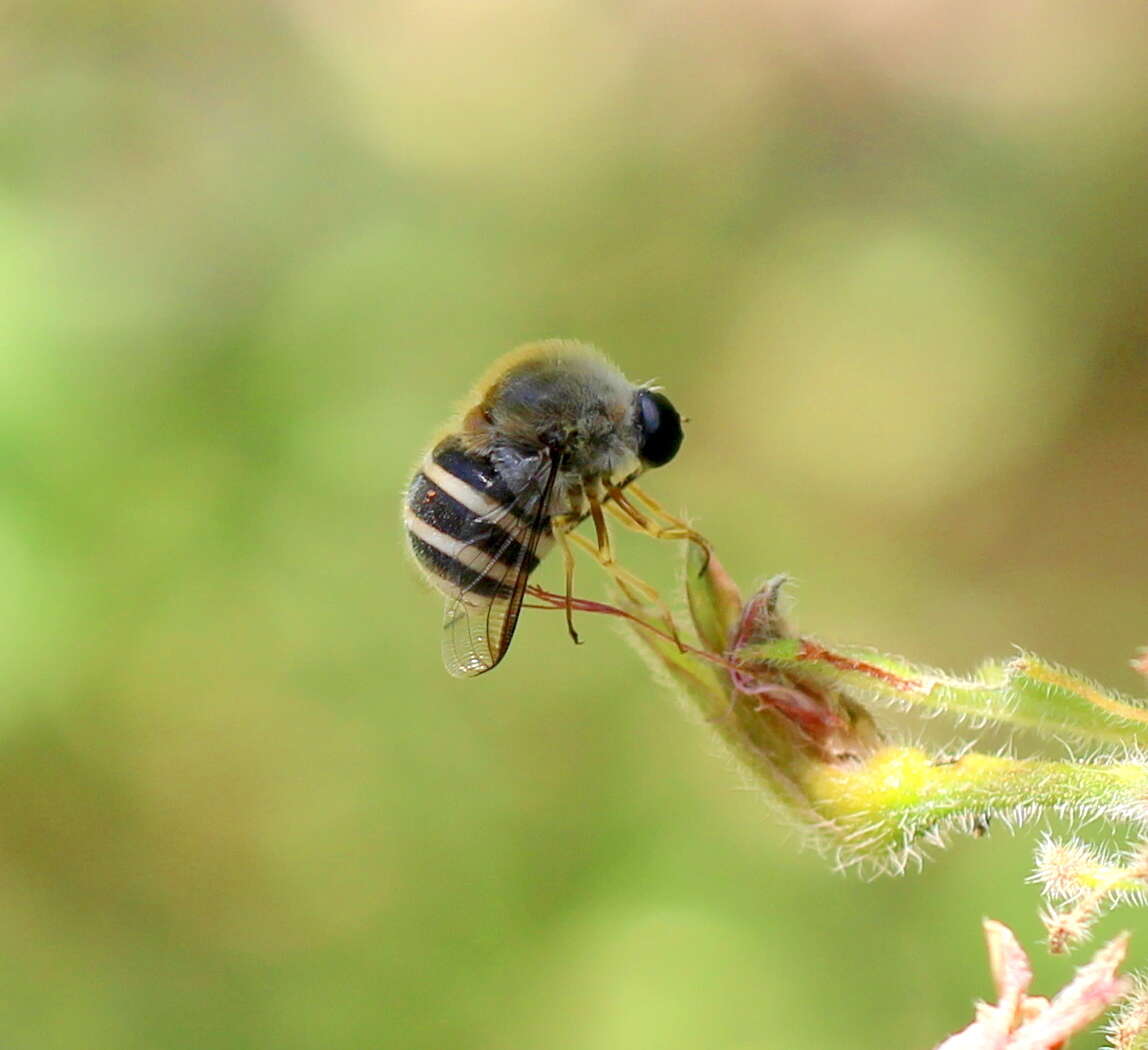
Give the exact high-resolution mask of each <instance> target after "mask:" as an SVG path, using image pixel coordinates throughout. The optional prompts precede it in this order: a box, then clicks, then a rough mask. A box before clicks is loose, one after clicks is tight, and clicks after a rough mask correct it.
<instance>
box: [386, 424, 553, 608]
mask: <svg viewBox="0 0 1148 1050" xmlns="http://www.w3.org/2000/svg"><path fill="white" fill-rule="evenodd" d="M530 496H531V494H530V493H526V494H522V493H515V492H512V491H511V490H510V488H509V487H508V486H507V484H506V483H505V482H504V481H503V479H502V478H501V477H500V476H499V475H498V473H497V471H496V470H495V469H494V467H493V465H492V464H491V462H490V459H489V458H488V457H486V456H482V455H478V454H476V453H473V452H468V451H466V450H465V449H464V448H463V447H462V444H461V442H460V441H459V440H458V438H457V437H448V438H444V439H443V440H442V441H440V442H439V443H438V445H436V446H435V447H434V449H432V450H431V452H430V453H428V455H427V457H426V459H425V460H423V463H422V466H421V468H420V469H419V471H418V472H417V473H416V474H415V476H414V480H413V481H412V482H411V485H410V488H409V489H408V491H407V500H406V506H405V508H404V514H403V517H404V521H405V523H406V527H407V537H408V539H409V540H410V544H411V550H412V552H413V553H414V556H415V559H416V560H417V561H418V563H419V567H420V568H421V569H422V570H423V572H424V574H425V575H426V577H427V579H428V580H430V582H431V583H432V584H434V586H435V587H437V588H438V589H439V590H440V591H442V592H443V594H445V595H447V596H448V597H450V598H456V597H460V596H461V597H462V599H463V601H465V602H466V603H467V604H468V605H489V604H490V603H491V602H492V601H493V600H495V599H496V598H503V599H505V598H508V597H509V596H510V592H511V589H512V587H513V585H514V580H515V579H516V578H517V576H518V574H519V572H525V573H526V574H527V575H529V574H530V573H531V572H533V571H534V569H535V568H536V567H537V565H538V561H539V559H540V558H541V557H542V556H543V555H544V554H545V553H546V551H547V550H549V548H550V546H551V545H552V544H553V542H554V541H553V537H552V536H551V533H550V519H549V517H548V516H546V517H543V518H542V519H541V520H540V521H539V522H538V523H537V525H535V523H534V521H533V519H534V517H535V516H536V511H537V498H538V497H537V496H534V498H533V499H531V498H530ZM535 530H537V531H538V532H540V533H541V534H540V535H538V536H537V537H536V544H537V546H536V548H535V550H534V551H533V552H531V551H530V550H529V549H528V548H529V546H530V543H531V539H532V535H533V533H534V531H535Z"/></svg>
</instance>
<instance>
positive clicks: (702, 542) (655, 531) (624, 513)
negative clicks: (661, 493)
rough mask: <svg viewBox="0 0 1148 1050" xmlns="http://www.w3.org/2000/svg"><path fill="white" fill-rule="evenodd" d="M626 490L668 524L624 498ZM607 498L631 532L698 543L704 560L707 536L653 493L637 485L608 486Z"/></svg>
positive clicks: (611, 507)
mask: <svg viewBox="0 0 1148 1050" xmlns="http://www.w3.org/2000/svg"><path fill="white" fill-rule="evenodd" d="M628 494H633V495H634V496H635V498H636V499H637V500H638V501H639V502H640V503H643V504H645V506H646V507H647V509H648V510H649V512H650V513H651V514H654V515H657V516H659V517H661V518H662V519H664V520H665V521H668V522H669V523H670V524H669V525H668V526H667V525H662V524H659V523H658V522H657V521H655V520H653V519H652V518H651V517H650V516H648V515H647V514H644V513H642V511H641V510H639V509H638V508H637V507H635V506H634V504H633V502H632V501H631V500H630V499H629V498H628ZM608 499H609V502H608V503H607V504H606V507H607V509H608V510H610V511H611V512H612V513H613V514H614V516H615V517H616V518H617V519H618V520H619V521H621V522H622V524H623V525H625V526H626V527H627V528H630V529H633V530H634V531H635V532H642V533H645V534H646V535H647V536H653V537H654V538H655V539H659V540H689V541H690V542H691V543H696V544H697V545H698V546H699V547H701V549H702V551H703V552H704V554H705V556H706V561H707V563H708V561H709V554H710V542H709V540H707V539H706V538H705V537H704V536H703V535H702V534H701V533H700V532H697V531H696V530H694V529H691V528H690V527H689V525H687V524H686V523H685V522H684V521H682V520H681V519H680V518H675V517H674V516H673V515H672V514H671V513H670V512H669V511H667V510H665V509H664V508H663V507H662V505H661V504H660V503H658V502H657V501H656V500H655V499H654V498H653V497H651V496H648V495H646V493H645V492H643V491H642V490H641V489H640V488H638V486H637V485H630V486H629V488H627V489H626V491H625V492H623V491H622V489H620V488H611V489H609V491H608Z"/></svg>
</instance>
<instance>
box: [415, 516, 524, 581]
mask: <svg viewBox="0 0 1148 1050" xmlns="http://www.w3.org/2000/svg"><path fill="white" fill-rule="evenodd" d="M407 538H408V539H409V540H410V544H411V550H412V551H414V555H415V557H416V558H417V559H418V560H419V564H420V565H421V566H422V567H423V569H425V570H426V572H428V573H429V574H430V575H432V576H435V577H437V578H438V579H439V580H442V581H444V582H445V583H447V584H450V586H451V587H453V588H455V589H456V590H457V591H459V592H464V593H466V594H476V595H481V596H482V597H484V598H509V597H510V594H511V588H510V586H509V585H508V584H505V583H502V582H500V581H499V579H498V578H497V577H493V576H487V575H485V574H483V573H480V572H476V571H475V570H474V569H471V568H468V567H467V566H466V565H463V563H462V562H460V561H459V560H458V559H457V558H453V557H451V556H450V555H449V554H446V553H444V552H443V551H440V550H439V549H438V547H436V546H434V545H433V544H431V543H427V541H426V540H424V539H423V538H422V537H421V536H416V535H415V534H414V533H413V532H411V531H410V530H409V529H408V530H407Z"/></svg>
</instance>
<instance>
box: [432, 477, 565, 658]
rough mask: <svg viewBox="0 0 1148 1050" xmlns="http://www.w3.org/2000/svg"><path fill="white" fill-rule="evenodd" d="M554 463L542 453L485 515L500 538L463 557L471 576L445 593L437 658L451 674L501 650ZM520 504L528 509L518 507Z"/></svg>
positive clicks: (542, 523)
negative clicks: (494, 512) (506, 502)
mask: <svg viewBox="0 0 1148 1050" xmlns="http://www.w3.org/2000/svg"><path fill="white" fill-rule="evenodd" d="M558 465H559V461H558V457H556V456H552V457H548V458H546V459H544V460H543V461H542V462H541V464H540V466H539V469H538V471H537V473H536V474H535V476H534V477H533V478H532V479H531V481H530V483H529V484H528V485H526V486H524V488H523V491H522V493H521V494H520V495H519V497H518V498H517V499H516V500H515V502H514V503H513V504H511V505H510V506H508V507H505V508H503V510H502V511H501V512H500V513H499V515H498V516H497V518H491V519H490V524H491V525H493V526H496V527H497V528H498V530H499V532H501V533H502V534H503V535H504V539H503V540H502V541H501V542H500V543H499V545H498V547H497V548H496V549H494V550H493V551H492V552H491V553H489V554H484V555H483V556H482V558H481V559H478V560H475V559H469V564H470V567H471V569H472V570H473V573H474V579H473V581H472V582H471V583H470V584H469V585H468V586H466V587H463V588H462V590H461V591H460V592H459V593H458V594H457V595H455V596H453V597H451V598H448V599H447V603H446V615H445V618H444V620H443V635H442V661H443V664H445V666H446V669H447V670H448V671H449V672H450V673H451V674H452V675H455V676H457V677H462V678H473V677H474V676H475V675H480V674H482V673H484V672H485V671H489V670H490V669H491V668H492V667H494V666H495V664H497V663H498V662H499V660H501V659H502V658H503V656H505V655H506V650H507V649H508V648H509V646H510V640H511V638H513V637H514V629H515V628H516V627H517V626H518V615H519V613H520V612H521V611H522V599H523V597H524V596H525V594H526V585H527V582H528V580H529V577H530V572H531V570H532V569H533V567H534V565H535V563H536V552H537V550H538V543H539V540H540V539H541V538H542V535H543V533H544V532H545V531H546V515H547V510H548V508H549V506H550V495H551V493H552V492H553V491H554V481H555V479H556V478H557V476H558ZM525 508H529V511H530V512H529V513H524V512H523V511H524V509H525Z"/></svg>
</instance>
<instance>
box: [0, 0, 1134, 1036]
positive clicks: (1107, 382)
mask: <svg viewBox="0 0 1148 1050" xmlns="http://www.w3.org/2000/svg"><path fill="white" fill-rule="evenodd" d="M0 17H2V19H3V21H2V24H3V30H2V32H0V164H2V168H0V171H2V181H0V230H2V233H0V275H2V276H0V370H2V373H0V374H2V380H0V405H2V409H0V455H2V456H3V464H4V469H3V472H2V476H0V610H2V615H3V623H4V637H5V644H4V646H3V648H2V649H0V696H2V700H3V703H2V705H0V944H3V946H4V949H3V951H2V952H0V1044H2V1045H3V1046H4V1047H6V1048H26V1047H27V1048H43V1047H60V1048H65V1047H84V1048H95V1047H114V1048H118V1050H135V1048H139V1050H144V1048H146V1050H175V1048H188V1050H191V1048H195V1050H214V1048H221V1050H222V1048H236V1050H238V1048H252V1047H274V1048H275V1050H313V1048H324V1050H331V1048H365V1047H372V1048H374V1047H380V1048H392V1047H393V1048H423V1047H425V1048H447V1047H465V1048H468V1050H495V1048H510V1047H513V1048H522V1047H548V1048H550V1050H614V1048H627V1050H643V1048H651V1050H652V1048H657V1050H679V1048H681V1050H685V1048H690V1050H694V1048H697V1047H706V1048H707V1050H772V1048H789V1047H794V1046H810V1047H829V1046H833V1047H842V1048H857V1050H877V1048H888V1047H905V1048H913V1047H922V1048H924V1047H929V1046H931V1045H933V1044H934V1043H935V1042H936V1041H937V1040H939V1039H940V1038H941V1036H942V1035H943V1034H944V1033H946V1032H947V1031H949V1030H952V1029H954V1028H956V1027H958V1026H960V1025H961V1024H963V1023H965V1022H966V1021H967V1019H968V1018H969V1017H970V1016H971V1013H970V1007H971V1002H972V1000H973V999H974V998H975V997H976V996H978V995H985V994H987V993H988V991H989V985H988V979H987V967H986V963H985V960H984V953H983V948H982V944H981V937H980V931H979V920H980V919H981V917H982V916H983V915H992V916H994V917H997V918H1000V919H1003V920H1005V921H1007V922H1009V923H1011V924H1013V925H1014V926H1015V927H1016V928H1017V930H1018V931H1019V932H1020V934H1021V935H1022V937H1023V938H1024V939H1025V940H1026V941H1027V942H1028V943H1029V944H1030V945H1032V946H1033V947H1034V950H1035V951H1036V952H1037V954H1038V955H1039V954H1040V950H1039V948H1038V947H1037V945H1036V942H1037V941H1038V939H1039V937H1040V930H1039V924H1038V922H1037V909H1038V903H1039V902H1038V898H1037V894H1036V890H1035V889H1034V888H1033V887H1030V886H1026V885H1025V884H1024V878H1025V876H1026V874H1027V873H1028V870H1029V864H1030V857H1031V851H1032V845H1033V841H1034V838H1035V835H1036V832H1035V831H1031V832H1027V833H1023V834H1021V835H1019V836H1017V837H1015V838H1012V837H1009V836H1008V835H1007V833H1005V832H1003V831H1000V830H994V833H993V834H991V835H990V836H989V837H988V838H987V839H984V840H982V841H977V842H974V841H971V840H968V841H962V842H960V843H959V844H958V845H957V846H956V847H955V848H954V849H952V850H950V851H949V852H947V853H945V854H944V855H943V856H942V857H941V859H940V860H939V861H938V862H937V863H935V864H932V865H930V866H928V867H927V868H926V869H925V871H924V872H923V873H921V874H915V875H909V876H906V877H905V878H902V879H900V880H896V881H894V880H886V881H877V882H865V881H863V880H860V879H858V878H856V877H853V876H847V875H840V874H835V873H833V872H831V871H830V870H829V869H828V868H827V866H826V865H825V863H824V862H823V861H822V860H821V859H820V858H819V857H817V856H815V855H813V854H812V853H809V852H806V851H803V850H802V849H801V848H800V843H799V841H798V839H797V838H796V837H795V836H794V834H793V833H792V832H790V831H787V830H786V829H784V828H782V827H780V826H779V824H778V822H777V820H776V819H775V817H774V815H773V814H772V813H771V812H770V810H769V809H768V808H767V807H766V806H764V805H763V804H762V802H761V800H760V799H759V798H758V797H757V796H756V795H755V794H753V793H752V792H750V791H747V790H745V789H744V787H743V786H742V784H741V782H740V780H739V779H738V777H737V775H736V774H735V773H734V772H733V771H732V770H731V769H730V768H729V766H728V763H727V762H726V761H725V760H724V759H723V758H722V757H721V756H720V755H719V754H717V753H716V750H715V745H714V744H713V743H712V742H711V741H710V740H709V739H707V737H706V736H705V735H704V734H703V732H702V731H701V730H700V729H699V728H698V727H697V726H695V725H693V724H691V723H690V722H689V721H688V720H687V719H685V718H683V717H682V716H681V714H680V712H679V710H678V709H677V708H676V706H675V704H674V702H673V701H672V700H671V698H670V697H668V696H667V695H665V694H663V693H662V692H661V691H660V690H659V689H658V687H657V686H655V685H654V684H653V683H652V682H651V681H650V680H649V678H648V676H647V675H646V674H645V673H644V670H643V667H642V665H641V663H640V662H639V660H638V659H637V658H636V656H635V655H634V653H633V652H632V651H631V650H630V649H629V648H628V647H627V646H626V644H624V642H623V641H622V640H621V639H620V638H619V637H618V635H617V634H616V633H615V631H614V629H613V628H612V627H611V626H610V625H609V624H602V623H598V622H588V621H586V620H585V619H584V620H583V623H582V625H581V626H582V630H583V635H584V638H585V645H584V646H582V647H580V648H575V647H574V646H572V645H571V644H570V643H569V642H568V640H567V639H566V637H565V634H564V631H563V629H562V626H561V623H560V622H559V621H558V620H557V619H556V618H553V617H548V616H545V615H542V614H536V615H533V616H530V615H527V617H525V618H524V622H523V624H522V627H521V629H520V634H519V637H518V639H517V640H516V642H515V646H514V649H513V651H512V654H511V656H510V658H509V659H508V660H507V662H506V663H505V664H504V665H503V666H502V667H500V668H499V669H498V670H497V672H496V673H494V674H491V675H488V676H486V677H484V678H482V679H479V680H475V681H469V682H457V681H454V680H452V679H450V678H448V677H447V676H446V675H445V674H444V673H443V671H442V669H441V667H440V666H439V656H438V637H437V635H438V629H439V619H440V610H439V603H438V601H437V600H436V598H435V597H434V596H433V595H431V594H430V593H428V592H426V591H425V590H424V589H423V587H422V586H421V584H420V582H419V581H418V579H417V578H416V574H415V572H414V570H413V568H412V567H411V566H410V565H409V564H408V562H407V560H406V558H405V556H404V554H403V551H402V544H401V530H400V528H399V517H398V504H399V497H400V493H401V491H402V489H403V487H404V485H405V483H406V479H407V477H408V474H409V471H410V469H411V467H412V465H413V463H414V462H415V461H416V459H417V457H418V455H419V454H420V452H421V449H422V447H423V446H424V444H425V443H426V442H427V441H428V440H429V438H430V436H431V435H432V433H433V432H434V431H435V430H436V429H437V428H438V427H439V426H440V424H442V423H443V422H444V421H445V419H446V417H447V416H448V414H449V412H450V409H451V407H452V406H453V405H454V404H456V403H457V402H458V400H459V398H461V397H462V396H463V394H464V393H465V391H466V390H467V389H468V388H469V386H470V385H471V384H472V383H473V381H474V380H475V379H476V378H477V376H478V375H479V374H481V373H482V372H483V371H484V370H485V369H486V368H487V366H488V365H489V363H490V362H491V361H492V360H493V359H494V358H495V357H496V356H497V355H498V354H500V353H502V352H503V351H505V350H507V349H509V348H510V347H512V346H514V345H515V344H517V343H520V342H523V341H526V340H528V339H532V338H538V337H543V336H552V335H562V336H572V337H579V338H582V339H586V340H590V341H593V342H595V343H597V344H598V345H600V346H602V347H603V348H605V349H606V350H608V351H609V353H610V354H611V355H612V356H613V357H614V358H615V359H616V360H617V361H618V362H619V364H620V365H621V366H622V367H623V369H624V370H625V371H626V372H627V373H628V374H629V375H630V376H631V377H633V378H635V379H640V380H644V379H651V378H657V379H658V380H659V381H660V382H662V383H663V384H664V385H665V387H666V389H667V390H668V392H669V393H670V394H671V395H672V396H673V397H674V399H675V400H676V401H677V402H678V403H679V405H680V407H681V408H682V409H683V411H684V412H685V414H687V415H688V416H689V417H690V421H691V422H690V425H689V431H688V438H687V443H686V445H685V447H684V449H683V452H682V454H681V456H680V457H679V459H678V460H677V461H675V462H674V464H672V466H670V467H668V468H666V469H665V470H664V471H662V472H660V473H659V475H658V476H657V477H656V478H652V479H651V481H650V486H649V487H650V489H651V490H652V491H653V492H655V493H656V494H657V495H658V496H659V497H660V498H662V499H663V500H664V501H665V502H666V503H667V504H668V505H669V506H670V507H673V508H677V509H679V510H683V511H688V513H689V514H690V515H691V516H692V517H693V519H694V520H695V521H696V522H697V523H698V524H699V526H700V527H701V528H702V529H703V530H704V531H705V532H706V533H707V534H708V535H709V536H710V537H711V538H712V539H713V541H714V542H715V544H716V545H717V548H718V550H719V552H720V553H721V554H722V556H723V558H724V560H725V561H726V563H727V564H728V565H729V566H730V568H731V569H732V570H733V571H734V572H735V573H736V575H737V576H738V577H739V578H740V579H741V580H742V581H743V582H744V583H745V584H747V585H748V584H752V583H753V582H755V581H757V580H760V579H761V578H763V577H765V576H768V575H771V574H773V573H776V572H779V571H787V572H790V573H792V574H793V576H794V577H795V578H796V580H797V581H798V586H797V589H796V591H795V596H796V602H797V605H796V609H797V616H798V618H799V621H800V623H801V625H802V626H803V628H804V629H806V630H808V631H811V632H815V633H818V634H820V635H822V636H823V637H826V638H829V639H833V640H837V641H842V642H856V643H869V644H873V645H875V646H878V647H880V648H883V649H885V650H887V651H892V652H899V653H904V654H905V655H908V656H910V657H912V658H915V659H918V660H921V661H925V662H930V663H933V664H937V665H941V666H947V667H951V668H954V669H968V668H970V667H972V666H973V665H975V664H976V663H977V662H978V661H980V660H981V659H983V658H986V657H989V656H1001V655H1007V654H1008V653H1009V652H1010V651H1011V650H1010V647H1011V646H1012V645H1014V644H1015V645H1022V646H1025V647H1027V648H1030V649H1033V650H1035V651H1038V652H1040V653H1042V654H1043V655H1045V656H1047V657H1049V658H1053V659H1056V660H1059V661H1062V662H1064V663H1067V664H1069V665H1071V666H1074V667H1076V668H1078V669H1081V670H1083V671H1085V672H1087V673H1089V674H1091V675H1093V676H1095V677H1097V678H1098V679H1100V680H1102V681H1105V682H1106V683H1108V684H1110V685H1111V686H1113V687H1116V688H1120V689H1125V690H1129V691H1136V690H1137V689H1140V691H1142V688H1141V687H1142V683H1138V682H1137V680H1136V678H1135V676H1134V675H1133V673H1132V671H1131V670H1130V669H1129V668H1128V663H1127V662H1128V659H1129V658H1130V657H1131V656H1132V655H1133V653H1134V652H1135V650H1136V647H1137V646H1139V645H1141V644H1143V643H1145V642H1148V604H1146V599H1145V595H1146V591H1148V586H1146V584H1148V567H1146V566H1148V562H1146V560H1145V550H1146V546H1145V522H1146V520H1148V484H1146V481H1148V475H1146V469H1145V464H1146V456H1145V452H1146V450H1148V411H1146V404H1148V397H1146V396H1148V353H1146V346H1148V298H1146V293H1148V237H1146V235H1145V230H1146V224H1148V178H1146V175H1148V106H1146V102H1145V100H1146V98H1148V62H1146V61H1145V54H1146V53H1148V51H1146V47H1148V8H1145V6H1144V5H1143V4H1135V3H1127V4H1122V3H1117V4H1103V5H1083V6H1082V5H1079V4H1076V3H1073V2H1071V0H1063V2H1051V3H1048V4H1043V5H1033V4H1022V5H990V4H964V3H952V2H949V3H946V2H939V0H926V2H924V3H904V2H897V0H881V2H872V0H865V2H860V0H814V2H809V0H770V2H762V0H704V2H703V0H669V2H664V3H642V2H637V3H629V4H607V3H597V4H591V3H576V2H573V0H543V2H540V3H530V2H526V0H501V2H490V3H488V2H477V3H467V2H463V0H440V2H427V3H410V2H394V3H374V4H368V3H329V2H325V0H290V2H289V0H279V2H272V0H269V2H265V3H256V2H246V3H234V2H226V3H225V2H223V0H207V2H205V3H197V4H177V3H168V2H162V0H159V2H155V0H153V2H151V3H140V2H132V0H127V2H124V0H118V2H115V3H112V2H107V0H105V2H100V0H83V2H81V0H77V2H72V3H69V2H66V0H56V2H51V3H32V2H27V0H26V2H23V3H21V2H19V0H17V2H16V3H10V4H7V5H5V6H4V12H3V15H2V16H0ZM631 541H632V542H631ZM621 544H622V549H623V551H624V553H625V556H626V558H627V560H628V561H629V562H630V563H631V564H632V565H634V566H635V567H636V568H638V569H639V570H640V571H642V572H643V573H645V574H647V575H648V576H649V577H650V578H652V579H654V580H656V581H658V582H660V583H661V584H663V585H665V586H671V585H672V579H673V572H674V570H673V558H672V557H671V553H672V552H671V551H670V549H669V548H668V547H665V546H662V545H658V544H653V543H650V542H648V541H643V540H642V539H641V538H640V537H625V538H623V539H622V540H621ZM543 578H544V579H547V578H549V579H551V580H553V579H556V572H555V568H554V566H550V565H548V566H546V568H545V569H544V570H543ZM582 588H583V590H584V591H585V592H586V593H589V594H596V593H602V591H601V589H600V582H599V580H598V579H596V578H595V576H594V574H593V571H592V570H591V569H590V568H589V567H587V569H586V570H585V571H584V572H583V575H582ZM901 731H903V732H905V733H919V732H922V731H923V730H921V729H920V727H915V726H911V725H910V726H904V727H903V728H902V730H901ZM929 732H931V733H932V734H933V735H934V737H935V738H937V739H944V738H947V735H952V734H953V732H954V731H952V730H951V729H947V728H946V727H943V726H935V725H934V726H933V727H931V728H930V729H929ZM1128 924H1131V925H1133V926H1134V927H1135V926H1137V920H1136V917H1135V916H1130V915H1128V914H1127V913H1125V914H1123V915H1121V916H1119V917H1113V918H1110V919H1109V920H1108V921H1107V923H1106V924H1105V926H1104V927H1103V928H1102V930H1101V933H1102V934H1103V933H1110V932H1111V931H1113V930H1115V929H1117V928H1119V927H1120V926H1122V925H1128ZM1139 925H1141V926H1143V925H1144V924H1143V923H1140V924H1139ZM1145 934H1148V930H1145ZM1145 934H1142V935H1141V937H1140V938H1139V939H1138V940H1137V941H1136V942H1135V943H1136V944H1138V945H1139V946H1140V947H1139V949H1135V950H1134V954H1136V955H1137V957H1138V958H1139V959H1140V960H1141V961H1143V960H1144V959H1145V958H1148V954H1146V953H1148V936H1145ZM1070 969H1071V963H1069V962H1064V961H1059V960H1048V959H1042V960H1041V961H1040V962H1039V964H1038V974H1039V977H1038V984H1039V986H1040V988H1041V989H1043V990H1045V991H1049V990H1051V989H1052V988H1053V987H1055V982H1057V981H1059V980H1062V979H1063V978H1064V976H1065V975H1066V974H1067V973H1069V972H1070ZM1080 1045H1081V1046H1082V1047H1088V1046H1095V1045H1098V1043H1096V1042H1095V1041H1092V1042H1090V1041H1089V1040H1081V1042H1080Z"/></svg>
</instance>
